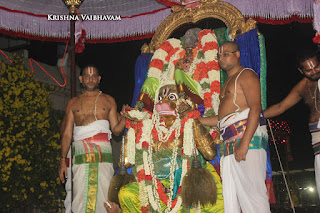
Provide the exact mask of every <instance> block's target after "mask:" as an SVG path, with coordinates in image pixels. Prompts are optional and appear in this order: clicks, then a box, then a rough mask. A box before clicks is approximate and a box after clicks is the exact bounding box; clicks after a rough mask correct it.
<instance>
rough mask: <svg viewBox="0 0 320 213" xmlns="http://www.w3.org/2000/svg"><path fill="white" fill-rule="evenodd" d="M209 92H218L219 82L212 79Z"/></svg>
mask: <svg viewBox="0 0 320 213" xmlns="http://www.w3.org/2000/svg"><path fill="white" fill-rule="evenodd" d="M211 92H212V93H214V92H216V93H220V82H219V81H214V82H212V83H211Z"/></svg>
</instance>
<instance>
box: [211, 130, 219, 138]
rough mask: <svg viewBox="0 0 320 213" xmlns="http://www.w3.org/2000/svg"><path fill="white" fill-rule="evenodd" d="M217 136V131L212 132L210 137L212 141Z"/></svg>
mask: <svg viewBox="0 0 320 213" xmlns="http://www.w3.org/2000/svg"><path fill="white" fill-rule="evenodd" d="M217 136H218V132H217V131H213V132H212V133H211V137H212V138H213V140H214V139H216V138H217Z"/></svg>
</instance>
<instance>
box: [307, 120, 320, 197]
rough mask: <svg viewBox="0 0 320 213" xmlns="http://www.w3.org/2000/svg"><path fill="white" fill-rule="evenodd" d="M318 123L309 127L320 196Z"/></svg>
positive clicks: (319, 133) (319, 134)
mask: <svg viewBox="0 0 320 213" xmlns="http://www.w3.org/2000/svg"><path fill="white" fill-rule="evenodd" d="M317 125H318V123H315V124H310V125H309V129H310V133H311V136H312V147H313V152H314V173H315V180H316V186H317V191H318V196H319V198H320V129H319V128H318V127H317Z"/></svg>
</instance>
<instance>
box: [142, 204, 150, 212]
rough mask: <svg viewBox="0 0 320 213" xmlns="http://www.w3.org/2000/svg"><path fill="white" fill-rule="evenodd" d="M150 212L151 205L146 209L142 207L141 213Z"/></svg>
mask: <svg viewBox="0 0 320 213" xmlns="http://www.w3.org/2000/svg"><path fill="white" fill-rule="evenodd" d="M149 210H150V208H149V205H147V206H146V207H144V206H141V211H142V213H148V212H149Z"/></svg>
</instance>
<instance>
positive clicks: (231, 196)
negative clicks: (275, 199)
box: [219, 109, 270, 213]
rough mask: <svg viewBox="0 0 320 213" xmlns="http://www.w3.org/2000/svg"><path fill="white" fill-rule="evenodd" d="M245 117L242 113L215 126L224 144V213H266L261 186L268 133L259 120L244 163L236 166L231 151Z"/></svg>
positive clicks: (267, 200)
mask: <svg viewBox="0 0 320 213" xmlns="http://www.w3.org/2000/svg"><path fill="white" fill-rule="evenodd" d="M248 113H249V109H246V110H244V111H242V112H239V113H234V114H232V115H228V116H226V117H225V118H224V119H222V120H221V121H220V122H219V127H220V132H221V137H222V139H223V141H224V158H223V163H222V164H223V165H222V188H223V198H224V210H225V212H226V213H240V212H241V211H242V212H243V213H256V212H259V213H266V212H270V205H269V199H268V196H267V188H266V185H265V180H266V166H267V153H266V149H267V145H268V133H267V129H266V126H265V124H264V120H263V119H261V122H260V124H259V126H258V128H257V130H256V132H255V134H254V136H253V138H252V140H251V142H250V145H249V150H248V153H247V155H246V160H245V161H240V162H237V161H236V160H235V157H234V147H235V146H238V145H239V142H240V139H241V138H242V136H243V133H244V131H245V128H246V122H247V118H248Z"/></svg>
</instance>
